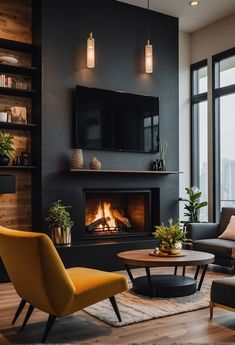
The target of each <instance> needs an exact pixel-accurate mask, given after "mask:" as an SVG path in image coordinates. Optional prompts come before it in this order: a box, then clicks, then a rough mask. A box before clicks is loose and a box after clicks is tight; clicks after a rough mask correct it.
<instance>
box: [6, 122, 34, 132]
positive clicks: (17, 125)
mask: <svg viewBox="0 0 235 345" xmlns="http://www.w3.org/2000/svg"><path fill="white" fill-rule="evenodd" d="M37 127H38V125H36V124H34V123H29V124H22V123H15V122H1V121H0V129H12V130H20V131H23V130H25V131H31V130H33V129H34V128H37Z"/></svg>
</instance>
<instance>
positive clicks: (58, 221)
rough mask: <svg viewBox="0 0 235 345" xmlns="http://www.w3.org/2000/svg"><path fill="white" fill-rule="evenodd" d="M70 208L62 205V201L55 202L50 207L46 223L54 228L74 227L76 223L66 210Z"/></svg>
mask: <svg viewBox="0 0 235 345" xmlns="http://www.w3.org/2000/svg"><path fill="white" fill-rule="evenodd" d="M69 207H71V206H64V205H62V203H61V200H58V201H55V202H54V203H53V204H52V206H51V207H50V209H49V212H48V217H47V218H46V219H45V221H46V222H47V223H49V225H50V226H52V227H65V228H66V227H72V226H73V224H74V222H73V221H72V220H71V217H70V214H69V212H68V211H67V210H66V209H67V208H69Z"/></svg>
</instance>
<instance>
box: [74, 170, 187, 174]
mask: <svg viewBox="0 0 235 345" xmlns="http://www.w3.org/2000/svg"><path fill="white" fill-rule="evenodd" d="M70 171H71V172H76V173H98V174H102V173H111V174H112V173H115V174H116V173H118V174H150V175H178V174H182V171H151V170H118V169H117V170H107V169H105V170H103V169H101V170H92V169H70Z"/></svg>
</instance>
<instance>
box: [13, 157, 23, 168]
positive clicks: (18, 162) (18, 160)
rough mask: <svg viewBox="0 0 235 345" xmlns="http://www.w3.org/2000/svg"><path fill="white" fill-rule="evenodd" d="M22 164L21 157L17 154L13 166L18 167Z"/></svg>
mask: <svg viewBox="0 0 235 345" xmlns="http://www.w3.org/2000/svg"><path fill="white" fill-rule="evenodd" d="M21 165H22V164H21V159H20V157H19V156H16V157H15V158H14V160H13V166H14V167H18V166H21Z"/></svg>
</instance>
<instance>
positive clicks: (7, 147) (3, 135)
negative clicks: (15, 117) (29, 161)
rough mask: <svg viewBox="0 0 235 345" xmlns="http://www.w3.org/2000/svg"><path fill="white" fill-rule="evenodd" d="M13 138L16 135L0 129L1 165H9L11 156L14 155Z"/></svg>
mask: <svg viewBox="0 0 235 345" xmlns="http://www.w3.org/2000/svg"><path fill="white" fill-rule="evenodd" d="M13 139H14V137H13V136H12V135H11V134H9V133H7V132H1V131H0V165H1V166H7V165H8V164H9V162H10V157H12V156H13V153H14V151H15V149H14V143H13Z"/></svg>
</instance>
